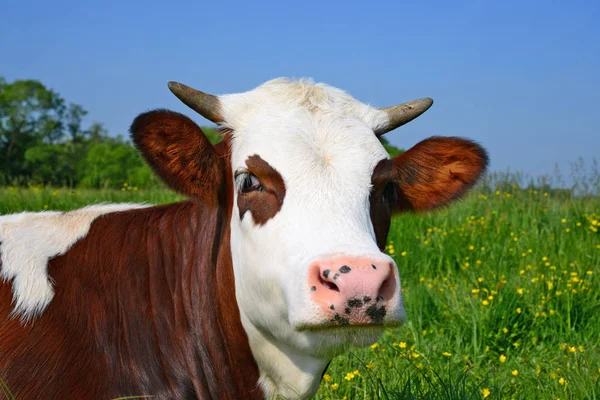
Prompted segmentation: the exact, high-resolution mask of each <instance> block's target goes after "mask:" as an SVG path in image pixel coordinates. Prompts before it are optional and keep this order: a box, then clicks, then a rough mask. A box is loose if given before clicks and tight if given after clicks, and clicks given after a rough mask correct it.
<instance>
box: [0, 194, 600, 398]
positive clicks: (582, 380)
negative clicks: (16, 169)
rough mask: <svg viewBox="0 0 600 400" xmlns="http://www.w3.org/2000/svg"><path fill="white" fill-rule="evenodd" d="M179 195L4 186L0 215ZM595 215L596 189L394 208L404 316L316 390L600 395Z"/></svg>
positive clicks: (598, 210) (598, 225)
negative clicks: (432, 208)
mask: <svg viewBox="0 0 600 400" xmlns="http://www.w3.org/2000/svg"><path fill="white" fill-rule="evenodd" d="M177 199H179V197H177V196H176V195H174V194H172V193H171V192H168V191H143V190H134V188H129V187H125V189H124V190H123V191H111V190H106V191H94V190H80V191H79V190H73V191H71V190H68V189H59V190H57V191H56V190H53V189H51V188H36V187H33V188H26V189H10V188H4V189H0V213H8V212H16V211H23V210H43V209H60V210H66V209H72V208H76V207H80V206H83V205H86V204H89V203H94V202H101V201H112V202H125V201H133V202H149V203H167V202H171V201H174V200H177ZM599 220H600V199H599V198H597V197H587V198H582V199H572V198H568V197H567V196H558V195H557V196H554V195H553V194H552V193H551V194H550V195H547V196H545V195H544V193H541V192H540V193H538V192H534V191H533V190H521V189H518V188H513V189H509V190H508V191H505V192H495V193H494V192H492V193H489V194H487V196H486V195H483V194H481V193H479V194H478V193H474V194H472V195H470V196H469V197H468V198H467V199H466V200H465V201H463V202H461V203H458V204H455V205H453V206H452V207H450V208H448V209H447V210H442V211H438V212H435V213H430V214H424V215H408V214H407V215H401V216H399V217H397V218H395V219H394V221H393V224H392V228H391V231H390V234H389V246H388V248H387V252H388V253H390V254H391V255H392V256H393V257H394V258H395V260H396V262H397V263H398V268H399V270H400V274H401V278H402V285H403V295H404V303H405V306H406V311H407V322H406V324H405V325H404V326H402V327H399V328H395V329H390V330H388V331H386V332H385V334H384V335H383V337H382V338H381V340H380V341H379V342H378V343H377V344H376V345H374V346H371V347H367V348H363V349H358V348H356V349H352V350H351V351H349V352H348V353H346V354H344V355H342V356H340V357H337V358H335V359H334V360H333V361H332V363H331V365H330V366H329V368H328V370H327V375H326V376H325V379H324V380H323V382H322V384H321V387H320V389H319V392H318V394H317V398H318V399H343V398H344V397H346V398H348V399H411V398H414V399H423V398H426V399H467V398H474V399H480V398H484V393H488V392H489V395H488V397H487V398H488V399H498V398H502V399H504V398H506V399H510V398H518V399H538V398H543V399H554V398H556V399H598V398H600V381H599V378H600V348H599V342H600V279H599V276H598V275H600V269H599V266H600V232H598V231H599V230H600V222H599ZM515 371H516V372H515ZM355 372H357V373H355Z"/></svg>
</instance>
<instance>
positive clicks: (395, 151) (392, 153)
mask: <svg viewBox="0 0 600 400" xmlns="http://www.w3.org/2000/svg"><path fill="white" fill-rule="evenodd" d="M379 141H380V142H381V144H382V145H383V147H384V148H385V150H386V151H387V152H388V153H389V155H390V157H392V158H394V157H396V156H399V155H400V154H402V153H404V150H402V149H399V148H397V147H396V146H394V145H391V144H390V143H389V142H388V140H387V139H386V138H384V137H383V136H382V137H380V138H379Z"/></svg>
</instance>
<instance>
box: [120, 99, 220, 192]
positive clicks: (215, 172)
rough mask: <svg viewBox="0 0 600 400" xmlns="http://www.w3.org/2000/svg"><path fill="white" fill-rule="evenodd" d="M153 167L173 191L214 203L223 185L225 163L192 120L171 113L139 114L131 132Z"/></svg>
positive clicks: (166, 111)
mask: <svg viewBox="0 0 600 400" xmlns="http://www.w3.org/2000/svg"><path fill="white" fill-rule="evenodd" d="M129 130H130V132H131V138H132V139H133V142H134V143H135V145H136V147H137V148H138V149H139V150H140V152H141V153H142V155H143V156H144V158H145V159H146V161H147V162H148V164H149V165H150V167H152V169H153V170H154V171H155V172H156V173H157V174H158V175H159V176H160V177H161V178H162V180H163V181H165V182H166V183H167V184H168V185H169V186H170V187H171V188H173V189H174V190H176V191H178V192H181V193H183V194H186V195H189V196H193V197H197V198H202V199H206V200H212V199H215V198H216V196H217V194H218V192H219V189H220V187H221V185H222V183H223V182H224V179H223V178H224V174H225V171H224V162H223V160H222V159H221V158H220V157H219V156H218V154H217V152H216V151H215V148H214V147H213V145H212V144H211V143H210V141H209V140H208V138H207V137H206V136H205V135H204V132H202V129H200V127H199V126H198V125H196V123H194V121H192V120H191V119H190V118H188V117H186V116H185V115H183V114H179V113H176V112H174V111H169V110H155V111H149V112H146V113H143V114H140V115H139V116H138V117H137V118H136V119H135V120H134V121H133V123H132V124H131V128H130V129H129Z"/></svg>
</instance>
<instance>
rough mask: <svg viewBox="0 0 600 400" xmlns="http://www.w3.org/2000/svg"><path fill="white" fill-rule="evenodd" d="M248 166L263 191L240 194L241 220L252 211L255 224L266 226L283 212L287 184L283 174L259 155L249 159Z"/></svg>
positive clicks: (238, 202)
mask: <svg viewBox="0 0 600 400" xmlns="http://www.w3.org/2000/svg"><path fill="white" fill-rule="evenodd" d="M246 165H247V166H248V171H249V172H250V173H251V174H253V175H255V176H256V177H257V178H258V180H259V181H260V183H261V185H262V189H261V190H254V191H251V192H248V193H242V192H240V193H238V198H237V204H238V208H239V210H240V220H241V219H243V218H244V214H246V212H247V211H250V212H251V213H252V218H253V219H254V222H256V224H257V225H264V224H266V223H267V221H268V220H270V219H271V218H273V217H274V216H275V215H277V213H278V212H279V210H281V206H282V205H283V200H284V199H285V192H286V190H285V183H284V182H283V178H282V177H281V174H279V172H277V170H275V168H273V167H271V166H270V165H269V163H268V162H266V161H265V160H263V159H262V158H261V157H260V156H259V155H253V156H250V157H248V159H247V160H246Z"/></svg>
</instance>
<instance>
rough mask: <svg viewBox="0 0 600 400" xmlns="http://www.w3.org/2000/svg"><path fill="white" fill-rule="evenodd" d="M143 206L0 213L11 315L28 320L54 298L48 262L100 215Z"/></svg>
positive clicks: (2, 273)
mask: <svg viewBox="0 0 600 400" xmlns="http://www.w3.org/2000/svg"><path fill="white" fill-rule="evenodd" d="M143 207H147V206H146V205H142V204H130V203H124V204H98V205H93V206H89V207H85V208H82V209H79V210H74V211H70V212H57V211H47V212H38V213H34V212H24V213H20V214H12V215H5V216H0V261H2V262H1V263H0V278H1V279H3V280H5V281H7V282H11V281H12V289H13V296H14V297H13V302H14V305H15V306H14V311H13V315H20V316H21V317H22V319H23V320H25V321H26V320H29V319H32V318H34V317H36V316H37V315H39V314H41V313H42V312H43V311H44V309H45V308H46V307H47V306H48V304H49V303H50V301H51V300H52V298H53V297H54V289H53V288H52V279H51V278H50V277H49V276H48V261H49V260H50V259H51V258H53V257H56V256H59V255H61V254H64V253H66V252H67V250H69V249H70V248H71V246H73V245H74V244H75V243H76V242H77V241H78V240H80V239H82V238H83V237H85V236H86V235H87V233H88V231H89V229H90V226H91V224H92V222H93V221H94V220H95V219H96V218H98V217H99V216H101V215H104V214H108V213H113V212H117V211H125V210H130V209H135V208H143Z"/></svg>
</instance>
